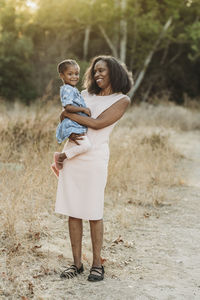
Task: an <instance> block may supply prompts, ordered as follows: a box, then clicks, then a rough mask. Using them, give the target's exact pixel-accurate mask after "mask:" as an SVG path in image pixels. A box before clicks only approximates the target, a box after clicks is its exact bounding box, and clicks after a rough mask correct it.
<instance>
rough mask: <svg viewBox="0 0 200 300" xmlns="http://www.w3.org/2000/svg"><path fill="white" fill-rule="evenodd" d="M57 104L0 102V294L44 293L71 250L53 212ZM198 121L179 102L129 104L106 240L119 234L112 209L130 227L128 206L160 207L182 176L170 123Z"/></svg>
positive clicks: (114, 150)
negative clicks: (11, 104)
mask: <svg viewBox="0 0 200 300" xmlns="http://www.w3.org/2000/svg"><path fill="white" fill-rule="evenodd" d="M59 112H60V108H59V107H57V106H55V105H53V104H52V103H49V104H48V105H43V104H35V105H32V106H30V107H28V108H27V107H26V108H25V107H23V106H21V105H20V104H16V105H15V107H14V108H13V109H9V107H6V105H5V104H1V114H0V137H1V143H0V178H1V180H0V203H1V206H0V215H1V221H0V235H1V239H0V248H1V256H0V273H1V279H2V281H1V283H0V295H2V299H4V298H5V299H7V298H9V297H10V299H11V298H12V297H13V299H18V298H19V299H23V297H29V298H33V297H36V296H37V297H39V296H41V295H42V293H43V292H42V283H41V282H40V281H39V280H40V278H42V277H43V276H46V275H52V276H53V275H55V276H58V275H57V272H58V271H59V268H61V266H62V264H63V263H64V261H65V260H66V258H68V257H70V250H68V252H65V253H67V254H66V255H65V256H63V252H64V250H65V251H66V248H65V245H64V242H63V238H64V237H65V234H66V232H67V229H66V227H67V224H66V218H65V217H62V216H58V215H55V214H54V202H55V193H56V178H55V177H54V175H53V174H52V173H51V170H50V167H49V166H50V164H51V161H52V156H53V152H54V151H57V150H59V149H60V150H61V147H60V146H58V145H57V143H56V140H55V128H56V125H57V122H58V115H59ZM199 128H200V118H199V112H194V111H190V110H188V109H186V108H182V107H177V106H169V107H167V106H156V107H154V106H148V105H144V106H142V105H141V106H137V107H133V108H131V109H130V110H129V111H128V112H127V114H126V115H125V117H124V118H123V119H122V120H121V121H120V123H119V124H118V125H117V127H116V128H115V130H114V132H113V134H112V136H111V141H110V148H111V159H110V164H109V178H108V185H107V188H106V201H105V218H106V226H105V237H106V242H105V245H107V244H106V243H108V244H109V243H110V242H111V240H112V236H113V235H115V228H114V225H113V224H114V223H112V222H113V220H114V218H115V217H116V219H117V222H118V223H119V224H120V226H122V227H123V228H124V229H122V230H125V231H126V228H127V226H129V225H131V222H132V221H131V219H129V218H128V216H127V214H128V213H127V211H131V214H133V215H134V211H135V208H137V207H138V206H140V207H144V208H145V207H159V206H160V205H162V204H163V203H164V202H165V201H167V199H168V198H167V192H168V190H169V188H170V187H172V186H173V185H178V184H179V176H178V175H177V172H176V164H177V162H178V160H179V159H180V155H179V154H178V153H177V151H176V149H175V148H174V147H173V145H171V143H170V130H195V129H199ZM110 216H111V217H110ZM125 231H124V232H125ZM86 235H87V234H86ZM86 247H87V246H86ZM105 247H106V246H105ZM87 249H88V253H89V248H87ZM87 255H89V254H87ZM87 255H85V256H84V259H85V261H86V262H87V261H88V257H87ZM88 263H89V262H88ZM47 282H48V280H47ZM36 283H37V284H36ZM69 284H70V283H69ZM71 284H72V283H71ZM3 297H4V298H3ZM24 299H25V298H24ZM36 299H37V298H36ZM41 299H42V298H41Z"/></svg>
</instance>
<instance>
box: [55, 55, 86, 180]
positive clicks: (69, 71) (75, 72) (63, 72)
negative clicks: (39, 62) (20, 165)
mask: <svg viewBox="0 0 200 300" xmlns="http://www.w3.org/2000/svg"><path fill="white" fill-rule="evenodd" d="M58 72H59V75H60V78H61V79H62V81H63V83H64V84H63V85H62V86H61V88H60V100H61V103H62V106H63V107H64V109H65V110H66V111H67V112H71V113H78V114H80V115H84V116H91V112H90V109H89V108H87V107H86V105H85V102H84V99H83V97H82V96H81V94H80V92H79V91H78V90H77V88H76V87H75V86H76V84H77V83H78V81H79V72H80V67H79V65H78V64H77V62H76V61H75V60H71V59H67V60H64V61H62V62H61V63H60V64H59V65H58ZM86 132H87V127H85V126H83V125H80V124H78V123H77V122H75V121H72V120H70V119H68V118H65V119H64V120H63V121H62V122H61V123H59V125H58V127H57V129H56V138H57V141H58V143H62V142H63V141H65V140H66V139H67V138H69V136H70V135H71V134H72V133H75V134H76V136H79V135H80V136H81V138H82V139H80V140H79V145H74V146H73V147H71V148H69V149H67V150H66V151H64V152H55V153H54V164H52V166H51V168H52V170H53V171H54V173H55V174H56V175H57V176H59V170H61V169H62V168H63V161H64V160H65V159H66V158H67V159H71V158H73V157H74V156H76V155H79V154H81V153H84V152H86V151H88V150H90V149H91V143H90V141H89V139H88V137H87V136H86V135H85V134H86Z"/></svg>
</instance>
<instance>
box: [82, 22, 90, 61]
mask: <svg viewBox="0 0 200 300" xmlns="http://www.w3.org/2000/svg"><path fill="white" fill-rule="evenodd" d="M90 31H91V27H90V25H88V26H87V27H86V28H85V38H84V42H83V59H84V60H87V56H88V48H89V47H88V46H89V39H90Z"/></svg>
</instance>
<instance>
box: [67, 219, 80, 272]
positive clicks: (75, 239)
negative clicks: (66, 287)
mask: <svg viewBox="0 0 200 300" xmlns="http://www.w3.org/2000/svg"><path fill="white" fill-rule="evenodd" d="M68 224H69V235H70V241H71V247H72V254H73V259H74V264H75V265H76V266H77V268H78V269H79V268H80V267H81V265H82V263H81V249H82V235H83V222H82V220H81V219H77V218H72V217H69V220H68Z"/></svg>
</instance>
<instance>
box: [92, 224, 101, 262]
mask: <svg viewBox="0 0 200 300" xmlns="http://www.w3.org/2000/svg"><path fill="white" fill-rule="evenodd" d="M90 233H91V239H92V250H93V263H92V266H95V267H100V266H101V249H102V245H103V220H95V221H92V220H90Z"/></svg>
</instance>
